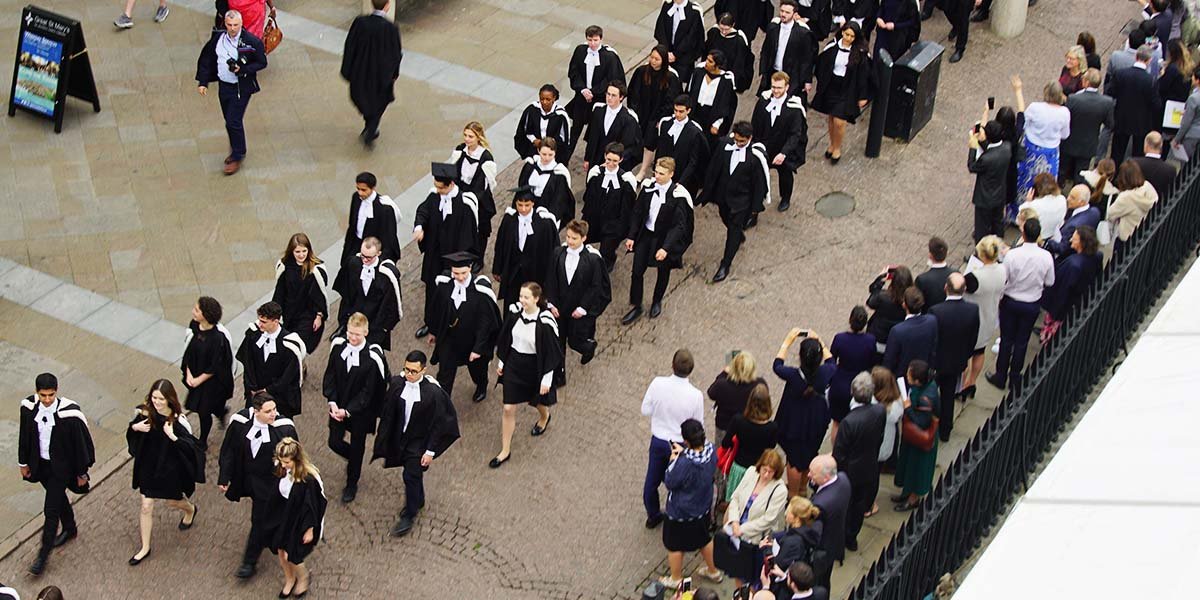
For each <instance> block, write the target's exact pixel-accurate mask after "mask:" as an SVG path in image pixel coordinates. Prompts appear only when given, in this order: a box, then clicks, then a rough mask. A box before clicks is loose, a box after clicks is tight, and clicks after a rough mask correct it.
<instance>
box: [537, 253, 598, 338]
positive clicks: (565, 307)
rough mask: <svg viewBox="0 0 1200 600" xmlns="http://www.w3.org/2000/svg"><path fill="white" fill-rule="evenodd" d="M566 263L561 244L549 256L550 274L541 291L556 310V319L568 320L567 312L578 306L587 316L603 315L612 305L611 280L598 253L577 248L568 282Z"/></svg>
mask: <svg viewBox="0 0 1200 600" xmlns="http://www.w3.org/2000/svg"><path fill="white" fill-rule="evenodd" d="M566 261H567V245H566V244H563V245H561V246H559V247H558V248H556V249H555V250H554V254H553V256H551V257H550V274H549V275H548V276H547V277H546V286H545V289H543V292H544V294H545V296H546V302H548V303H549V304H553V305H554V307H555V308H557V309H558V314H559V318H558V320H559V321H565V320H567V319H570V318H571V313H572V312H575V309H576V308H580V307H582V308H583V310H585V311H587V316H588V317H592V318H595V317H599V316H600V315H602V314H604V310H605V309H606V308H608V305H609V303H611V302H612V280H611V279H610V278H609V276H608V266H607V265H606V264H604V259H603V258H602V257H601V256H600V251H599V250H597V249H596V248H594V247H592V246H588V245H584V246H583V248H581V252H580V253H579V264H578V265H576V267H575V274H574V275H573V276H572V277H571V281H570V283H568V282H567V263H566Z"/></svg>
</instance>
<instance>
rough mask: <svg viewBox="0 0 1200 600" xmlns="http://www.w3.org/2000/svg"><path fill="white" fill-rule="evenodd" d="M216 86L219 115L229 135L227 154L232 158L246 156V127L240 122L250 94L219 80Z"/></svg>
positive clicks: (239, 158) (248, 103) (238, 158)
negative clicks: (222, 117) (223, 119)
mask: <svg viewBox="0 0 1200 600" xmlns="http://www.w3.org/2000/svg"><path fill="white" fill-rule="evenodd" d="M219 85H220V87H218V88H217V99H218V100H219V101H220V103H221V115H222V116H224V117H225V133H226V134H227V135H228V136H229V156H231V157H232V158H233V160H242V159H243V158H245V157H246V128H245V127H244V126H243V124H242V119H243V117H245V116H246V107H247V106H249V105H250V94H243V93H241V92H240V91H239V90H238V86H237V85H235V84H232V83H225V82H221V83H220V84H219Z"/></svg>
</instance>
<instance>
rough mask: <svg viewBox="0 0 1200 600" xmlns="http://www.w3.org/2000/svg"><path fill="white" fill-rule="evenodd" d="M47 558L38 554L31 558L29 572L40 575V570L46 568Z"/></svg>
mask: <svg viewBox="0 0 1200 600" xmlns="http://www.w3.org/2000/svg"><path fill="white" fill-rule="evenodd" d="M48 560H49V557H46V556H39V557H37V558H35V559H34V560H33V564H32V565H29V572H30V573H33V574H34V575H41V574H42V571H45V570H46V562H47V561H48Z"/></svg>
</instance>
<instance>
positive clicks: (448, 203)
mask: <svg viewBox="0 0 1200 600" xmlns="http://www.w3.org/2000/svg"><path fill="white" fill-rule="evenodd" d="M457 191H458V186H456V185H454V184H450V190H449V191H448V192H446V193H445V194H441V195H440V198H441V199H440V200H439V201H438V210H440V211H442V220H443V221H445V220H446V217H449V216H450V215H452V214H454V202H453V200H454V194H455V192H457Z"/></svg>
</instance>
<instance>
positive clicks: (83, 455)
mask: <svg viewBox="0 0 1200 600" xmlns="http://www.w3.org/2000/svg"><path fill="white" fill-rule="evenodd" d="M56 401H57V402H58V408H57V409H56V410H55V413H54V429H51V430H50V472H48V473H47V472H45V471H44V470H43V469H42V465H41V454H40V450H39V443H38V428H37V423H35V422H34V417H36V416H37V412H38V405H39V404H40V402H39V401H38V398H37V396H29V397H27V398H25V399H24V400H22V401H21V425H20V429H19V431H18V433H17V463H18V464H21V465H25V466H27V467H29V477H26V478H25V481H30V482H33V483H40V482H44V481H51V480H52V479H55V480H58V481H63V482H66V484H67V489H69V490H71V491H73V492H76V493H85V492H87V491H88V486H87V485H86V484H85V486H84V487H82V488H81V487H80V486H79V485H78V481H76V478H78V477H82V476H83V475H86V474H87V472H88V469H90V468H91V467H92V465H93V464H95V462H96V447H95V445H93V444H92V432H91V431H90V430H88V423H87V417H85V416H83V411H82V410H80V408H79V405H78V404H76V403H75V402H74V401H73V400H69V399H67V398H63V397H61V396H59V397H58V399H57V400H56Z"/></svg>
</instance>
